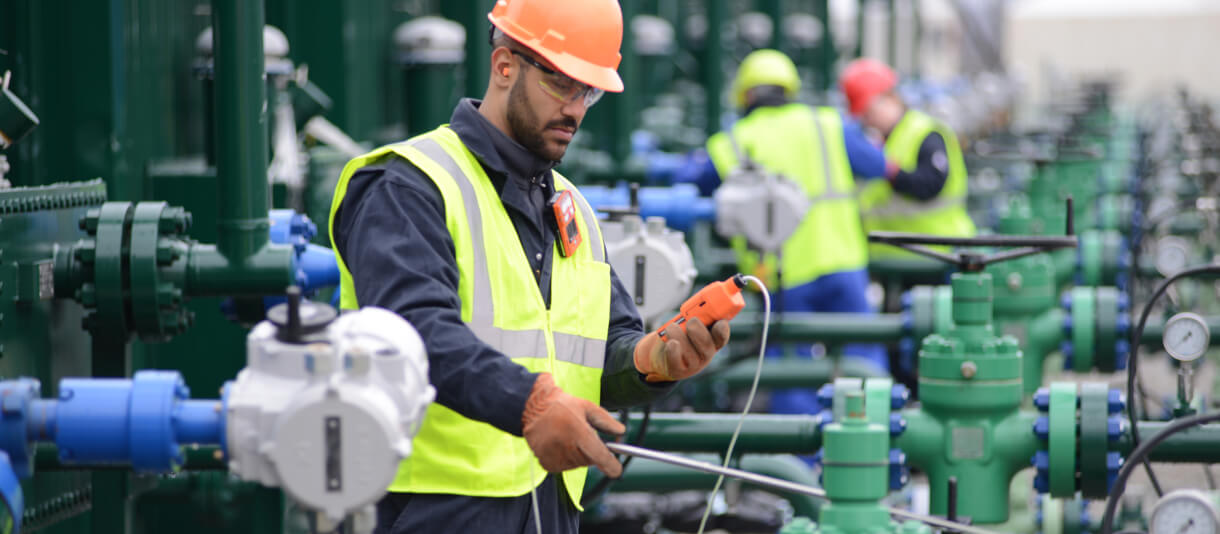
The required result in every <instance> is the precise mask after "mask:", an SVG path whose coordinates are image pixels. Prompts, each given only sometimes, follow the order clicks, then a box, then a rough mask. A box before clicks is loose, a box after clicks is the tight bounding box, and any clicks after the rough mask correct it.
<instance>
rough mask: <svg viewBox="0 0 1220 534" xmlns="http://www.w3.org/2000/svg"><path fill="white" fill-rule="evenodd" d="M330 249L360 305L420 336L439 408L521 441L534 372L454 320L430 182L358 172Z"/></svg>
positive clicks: (390, 167) (443, 233)
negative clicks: (387, 313) (400, 320)
mask: <svg viewBox="0 0 1220 534" xmlns="http://www.w3.org/2000/svg"><path fill="white" fill-rule="evenodd" d="M335 248H336V250H337V251H340V253H341V254H342V257H343V259H344V262H345V263H346V264H347V266H348V268H349V270H350V271H351V273H352V279H353V281H354V285H355V290H356V298H357V301H358V302H359V303H360V305H361V306H378V307H381V308H386V309H388V310H391V311H394V312H396V313H398V314H399V315H401V316H403V317H404V318H405V319H406V320H407V321H409V322H410V323H411V325H412V326H414V327H415V329H416V330H417V331H418V332H419V334H420V337H421V338H423V342H424V347H425V349H426V350H427V351H428V377H429V379H430V381H431V383H432V385H433V386H434V387H435V388H436V400H437V402H439V403H440V404H441V405H443V406H445V407H447V408H450V409H452V410H454V411H456V412H457V413H459V414H462V415H463V416H465V417H468V418H470V419H474V420H476V421H483V422H486V423H489V424H491V425H492V426H495V427H496V428H498V429H500V430H503V431H505V432H508V433H510V434H513V435H517V436H520V435H521V414H522V412H523V411H524V409H525V401H526V399H527V398H528V397H529V394H530V390H531V388H532V387H533V385H534V381H535V380H536V379H537V377H538V375H536V374H533V373H530V372H529V371H527V370H526V369H525V368H524V367H522V366H520V365H518V364H516V363H513V362H512V360H510V359H509V358H508V357H507V356H505V355H504V354H503V353H501V352H499V351H497V350H495V349H493V348H491V347H490V346H488V345H487V344H485V343H483V342H482V341H480V340H479V339H478V338H477V337H475V334H474V332H473V331H471V330H470V328H468V327H467V326H466V325H465V323H463V322H462V318H461V302H460V300H459V298H458V268H457V260H456V256H455V253H454V245H453V240H452V238H451V237H450V235H449V231H448V229H447V228H446V227H445V212H444V202H443V200H442V199H441V195H440V191H439V190H438V189H437V188H436V185H435V184H433V183H432V181H431V179H429V178H428V177H427V176H425V175H423V173H422V172H420V171H419V170H418V169H416V168H415V167H414V166H412V165H410V164H409V163H408V162H406V160H402V159H392V160H390V161H389V163H388V164H383V165H380V166H372V167H366V168H365V169H362V170H360V171H357V173H356V174H355V175H354V176H353V177H352V179H351V181H350V182H349V185H348V191H347V194H346V196H345V198H344V200H343V203H342V204H341V206H340V210H339V212H338V213H337V214H336V221H335Z"/></svg>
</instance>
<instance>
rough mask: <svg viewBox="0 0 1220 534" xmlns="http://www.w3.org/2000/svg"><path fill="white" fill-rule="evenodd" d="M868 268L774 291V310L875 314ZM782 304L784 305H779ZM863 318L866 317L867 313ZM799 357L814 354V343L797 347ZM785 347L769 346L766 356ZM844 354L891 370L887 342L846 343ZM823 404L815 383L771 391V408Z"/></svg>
mask: <svg viewBox="0 0 1220 534" xmlns="http://www.w3.org/2000/svg"><path fill="white" fill-rule="evenodd" d="M867 291H868V271H866V270H864V269H861V270H858V271H843V272H837V273H830V274H827V275H823V276H819V277H818V278H817V279H815V280H814V281H812V282H809V283H807V284H802V285H799V286H797V287H793V288H788V289H785V290H783V292H782V294H780V295H772V297H771V310H772V313H774V312H777V311H781V310H782V311H786V312H847V313H859V314H862V315H872V314H873V313H874V312H873V310H872V309H871V308H869V305H868V299H867V298H866V292H867ZM781 306H782V309H781V308H780V307H781ZM860 320H862V321H867V320H868V319H867V318H866V317H861V318H860ZM795 352H796V355H797V357H799V358H811V357H812V346H810V345H803V346H800V347H797V348H796V351H795ZM782 353H783V348H782V347H780V346H775V347H774V348H769V349H768V350H767V357H770V358H777V357H780V356H781V355H782ZM843 356H844V357H847V358H860V359H863V360H866V361H868V362H870V363H872V364H873V365H875V366H876V367H877V368H878V369H879V370H880V371H888V370H889V368H890V365H889V356H888V355H887V354H886V351H885V346H884V345H881V344H878V343H848V344H845V345H843ZM821 408H822V406H821V405H820V404H819V403H818V400H817V391H816V390H815V389H814V388H813V387H812V384H811V387H809V388H800V389H784V390H776V391H773V392H772V393H771V412H772V413H781V414H813V413H818V412H819V411H820V410H821Z"/></svg>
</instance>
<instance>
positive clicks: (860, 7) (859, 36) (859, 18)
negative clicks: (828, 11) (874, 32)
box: [822, 0, 872, 57]
mask: <svg viewBox="0 0 1220 534" xmlns="http://www.w3.org/2000/svg"><path fill="white" fill-rule="evenodd" d="M871 1H872V0H860V1H859V2H858V3H857V4H856V52H855V53H854V54H852V56H853V57H863V56H864V14H865V12H866V11H868V4H869V2H871ZM822 22H823V24H824V23H825V22H826V21H822Z"/></svg>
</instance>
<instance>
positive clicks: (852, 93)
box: [839, 58, 898, 116]
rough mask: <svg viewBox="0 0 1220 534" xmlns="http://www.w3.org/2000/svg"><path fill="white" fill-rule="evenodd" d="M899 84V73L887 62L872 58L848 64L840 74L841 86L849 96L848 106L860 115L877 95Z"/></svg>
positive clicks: (852, 112) (852, 111) (855, 113)
mask: <svg viewBox="0 0 1220 534" xmlns="http://www.w3.org/2000/svg"><path fill="white" fill-rule="evenodd" d="M895 85H898V75H897V74H894V70H893V69H891V68H890V67H889V66H888V65H886V64H885V63H882V62H880V61H877V60H875V59H870V58H860V59H857V60H855V61H852V62H851V63H848V64H847V68H845V69H843V74H842V75H841V76H839V87H841V88H842V89H843V95H844V96H846V97H847V108H848V111H851V114H852V115H857V116H858V115H860V114H862V113H864V110H866V109H868V105H869V104H871V103H872V102H873V98H875V97H876V96H877V95H880V94H884V93H888V92H889V91H890V90H892V89H893V88H894V86H895Z"/></svg>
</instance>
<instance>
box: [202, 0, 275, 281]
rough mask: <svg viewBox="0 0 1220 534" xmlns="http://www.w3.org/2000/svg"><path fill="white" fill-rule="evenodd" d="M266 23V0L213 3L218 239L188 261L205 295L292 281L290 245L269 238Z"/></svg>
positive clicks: (235, 0)
mask: <svg viewBox="0 0 1220 534" xmlns="http://www.w3.org/2000/svg"><path fill="white" fill-rule="evenodd" d="M263 24H264V11H263V3H262V2H248V1H242V0H214V1H213V2H212V27H213V28H214V29H215V30H214V31H215V36H216V38H215V41H214V46H215V48H214V51H215V52H214V54H215V55H214V57H215V65H216V70H215V91H216V94H215V99H216V100H215V101H216V110H217V112H216V115H215V121H216V137H217V138H216V143H215V146H216V180H217V191H218V198H217V206H218V212H217V213H218V214H217V239H216V247H215V249H214V250H215V252H213V250H212V249H210V248H208V247H206V246H199V245H196V246H194V247H191V248H192V251H191V252H192V253H191V255H190V256H189V258H190V259H191V260H194V261H193V262H191V261H189V260H188V264H191V268H190V269H189V270H188V282H189V281H190V280H191V276H190V275H194V282H195V284H193V285H194V286H195V287H197V288H198V289H199V290H200V291H201V293H199V294H201V295H216V294H229V295H232V294H235V293H234V291H236V292H238V293H237V294H247V293H248V294H273V293H278V292H279V291H281V289H282V287H284V286H285V285H287V284H285V282H287V283H291V282H292V275H293V267H294V266H293V255H292V249H291V247H289V246H286V245H272V244H270V243H269V237H268V230H269V229H270V227H271V223H270V221H269V220H268V219H267V210H268V208H269V207H270V204H269V199H268V194H269V193H268V189H269V188H268V186H267V145H266V143H265V139H266V138H267V109H266V107H267V95H266V83H265V82H264V75H265V73H264V66H263ZM217 253H218V254H217ZM226 288H231V289H228V290H226Z"/></svg>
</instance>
